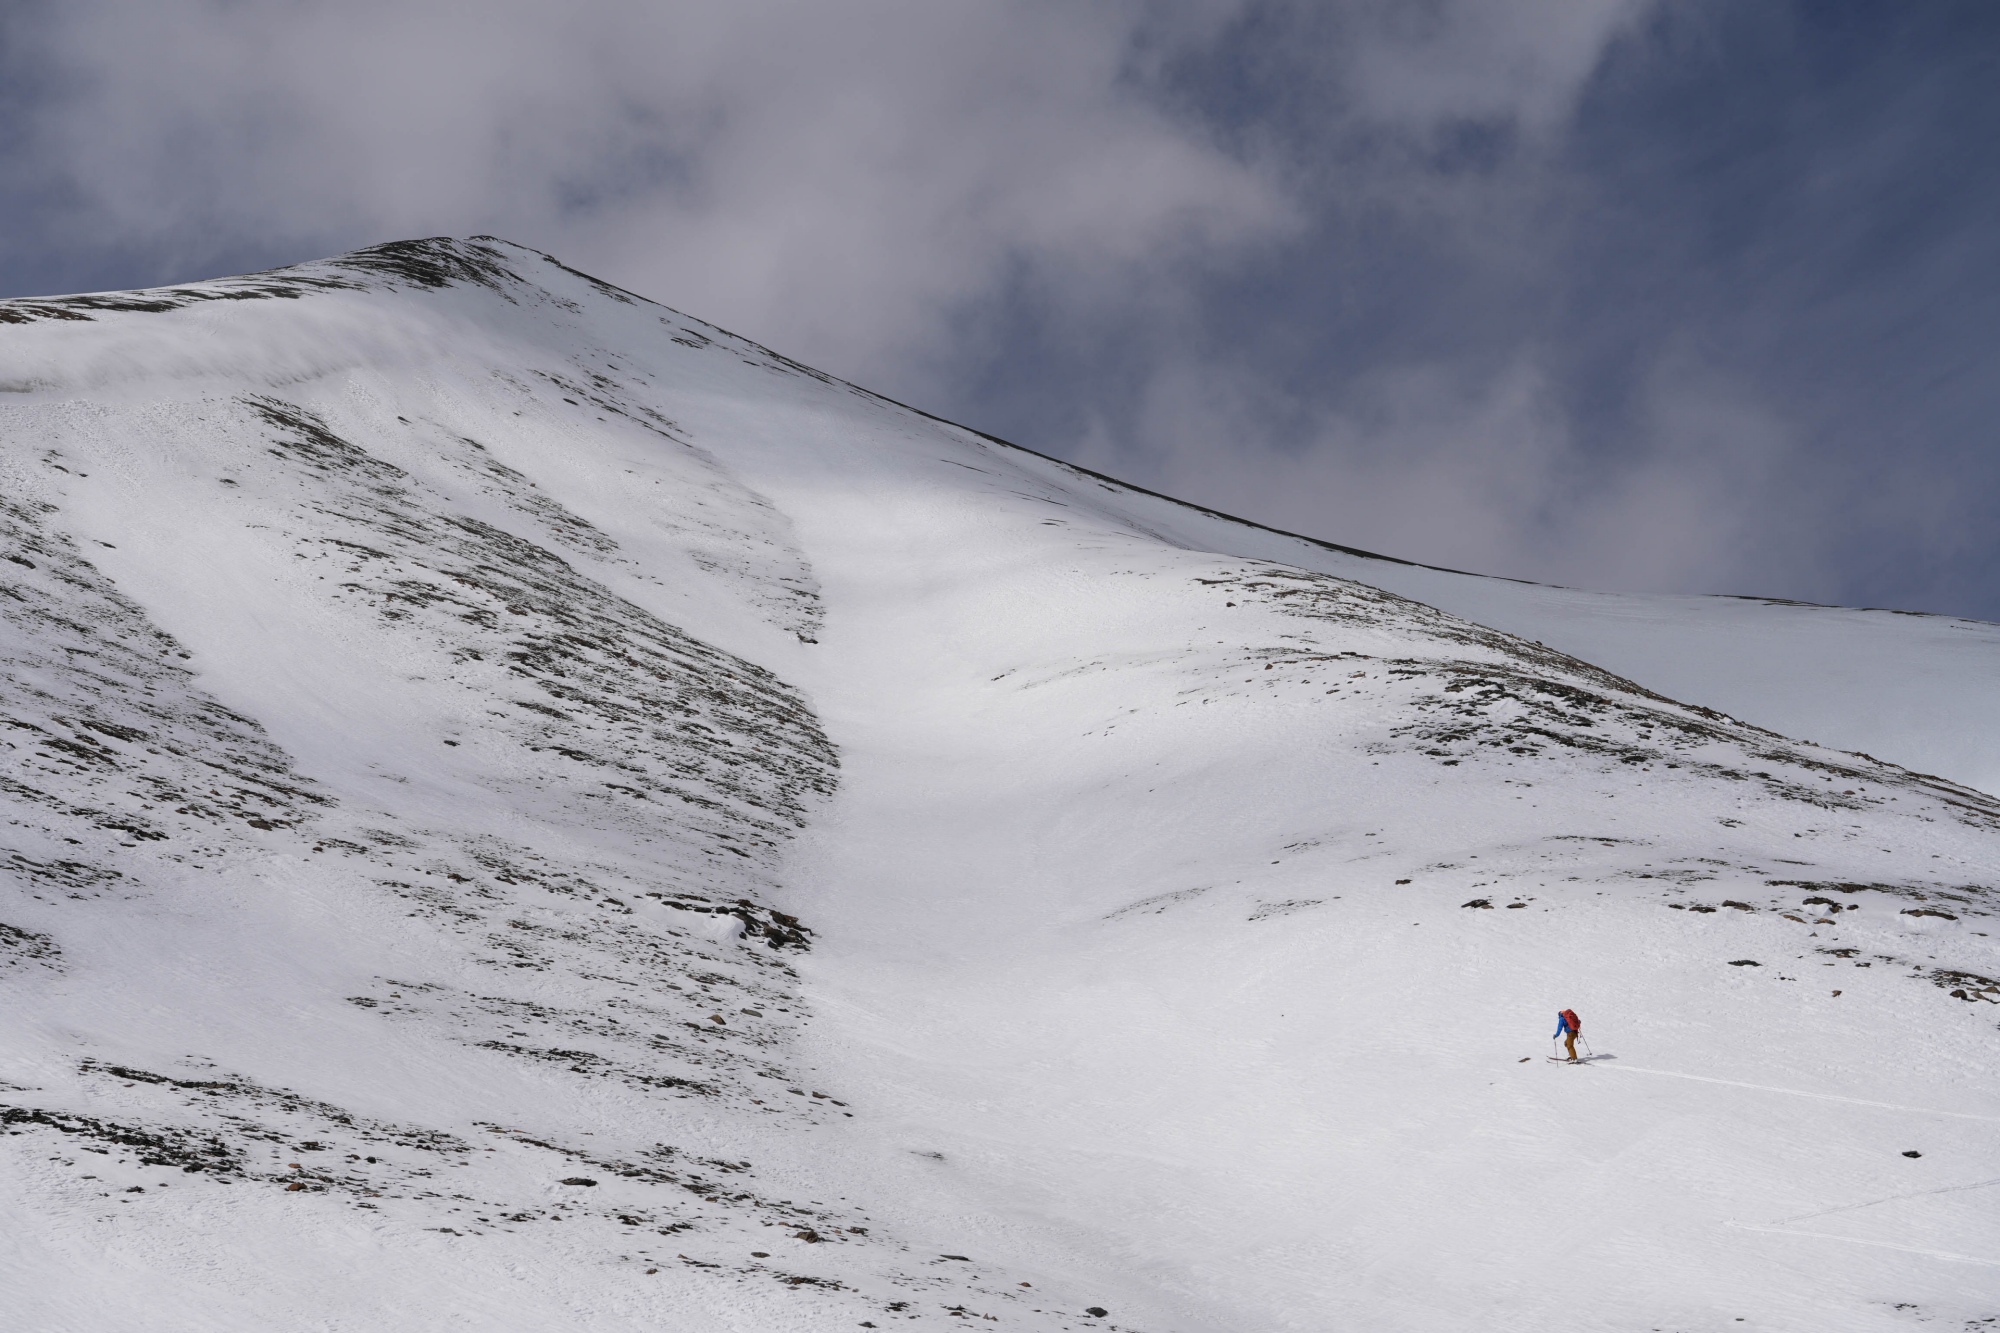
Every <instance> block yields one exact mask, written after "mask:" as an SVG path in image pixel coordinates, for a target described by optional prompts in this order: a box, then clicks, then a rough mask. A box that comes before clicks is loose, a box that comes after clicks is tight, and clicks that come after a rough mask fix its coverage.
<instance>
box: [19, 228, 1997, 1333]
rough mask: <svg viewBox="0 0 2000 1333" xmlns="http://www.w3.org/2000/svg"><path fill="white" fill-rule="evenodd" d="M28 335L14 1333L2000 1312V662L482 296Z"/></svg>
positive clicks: (230, 294) (332, 289) (350, 274)
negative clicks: (1372, 548) (1997, 1050)
mask: <svg viewBox="0 0 2000 1333" xmlns="http://www.w3.org/2000/svg"><path fill="white" fill-rule="evenodd" d="M0 322H4V323H5V324H6V326H7V327H5V328H4V329H0V349H4V351H0V390H4V391H5V397H4V399H0V429H4V440H5V449H4V452H0V481H4V485H0V537H4V543H5V550H4V552H0V555H4V559H5V562H6V563H4V564H0V570H4V571H5V577H4V582H0V594H4V596H0V617H4V621H5V625H6V629H5V632H4V635H5V637H4V639H0V650H4V666H0V720H4V723H5V728H6V730H5V733H4V736H0V745H4V746H5V748H4V750H0V794H4V799H5V802H6V812H7V813H6V817H7V821H8V822H7V827H6V839H5V842H4V846H0V866H4V868H5V870H6V875H5V877H4V879H0V884H4V893H0V987H4V993H5V995H6V1000H7V1005H8V1012H9V1014H10V1017H11V1019H12V1021H11V1022H10V1024H9V1029H8V1036H7V1039H6V1041H5V1042H4V1043H0V1108H4V1109H0V1120H4V1122H5V1130H6V1135H5V1137H4V1138H0V1146H4V1148H5V1150H6V1154H7V1159H8V1163H9V1165H8V1170H7V1173H6V1176H5V1183H4V1186H0V1209H4V1219H5V1228H4V1234H5V1236H6V1240H5V1242H4V1244H0V1283H4V1286H5V1291H6V1295H7V1299H8V1304H9V1308H10V1310H11V1311H13V1312H14V1318H15V1319H16V1320H17V1322H18V1325H19V1326H20V1327H24V1328H51V1329H57V1328H64V1329H66V1328H91V1329H99V1328H122V1327H134V1328H137V1327H144V1328H149V1329H190V1330H192V1329H215V1328H234V1327H242V1328H246V1329H250V1328H255V1329H264V1328H273V1327H284V1328H290V1327H323V1328H329V1329H390V1328H397V1329H401V1328H417V1327H424V1328H428V1327H445V1326H456V1325H463V1326H468V1327H481V1328H510V1327H520V1328H538V1329H545V1328H625V1327H634V1326H641V1325H643V1326H647V1327H662V1328H675V1329H688V1330H712V1329H725V1328H736V1329H745V1330H749V1329H758V1330H766V1329H790V1328H798V1329H806V1328H814V1329H817V1328H827V1327H884V1328H886V1327H891V1326H902V1325H905V1324H908V1323H912V1322H914V1323H917V1324H918V1325H919V1326H920V1327H926V1326H929V1327H935V1326H937V1325H938V1324H939V1323H940V1322H941V1321H947V1320H949V1321H958V1322H981V1323H984V1322H994V1323H998V1324H1001V1325H1005V1326H1011V1327H1022V1328H1046V1329H1060V1328H1085V1327H1111V1328H1121V1329H1146V1330H1155V1331H1160V1330H1170V1329H1177V1330H1190V1331H1193V1330H1216V1331H1221V1330H1241V1329H1250V1328H1260V1329H1261V1328H1270V1329H1301V1330H1304V1329H1321V1328H1341V1327H1353V1328H1369V1329H1462V1328H1481V1329H1521V1330H1551V1329H1570V1328H1574V1329H1579V1330H1582V1329H1606V1328H1631V1329H1654V1328H1665V1327H1734V1326H1736V1325H1737V1322H1738V1321H1741V1322H1742V1324H1743V1326H1744V1327H1754V1328H1767V1329H1797V1330H1801V1331H1804V1330H1823V1329H1826V1328H1831V1327H1842V1328H1857V1329H1860V1328H1883V1329H1890V1328H1903V1327H1907V1326H1911V1325H1913V1324H1915V1323H1919V1322H1924V1321H1952V1320H1957V1321H1961V1322H1966V1321H1972V1320H1978V1319H1984V1318H1988V1317H1991V1316H1993V1315H1995V1314H1996V1313H2000V1306H1997V1305H1996V1301H2000V1224H1996V1223H1995V1222H1994V1221H1993V1213H1992V1210H1991V1208H1990V1206H1988V1199H1987V1196H1986V1191H1988V1190H1990V1188H1992V1178H1993V1177H1996V1176H2000V1101H1996V1099H1995V1098H1994V1096H1993V1095H1992V1093H1991V1091H1990V1090H1989V1089H1988V1088H1987V1086H1985V1084H1986V1082H1987V1080H1985V1079H1984V1078H1983V1077H1982V1076H1983V1075H1984V1074H1985V1073H1986V1071H1987V1070H1988V1068H1989V1057H1988V1054H1987V1053H1988V1051H1989V1050H1990V1049H1991V1043H1992V1040H1993V1038H1992V1037H1991V1036H1990V1035H1989V1034H1990V1033H1991V1032H1992V1031H1993V1027H1994V1018H1993V1017H1992V1016H1989V1015H1988V1013H1987V1006H1988V1005H1989V1004H1994V1003H2000V981H1996V980H1995V979H1994V978H1996V977H2000V959H1996V958H1995V956H1994V955H1995V948H1994V945H1993V942H1992V941H1991V939H1990V938H1989V936H1988V934H1987V931H1986V930H1985V929H1984V928H1985V926H1986V924H1987V923H1988V921H1989V920H1991V919H1992V912H1993V900H1992V895H1991V891H1990V886H1991V885H1992V884H1993V882H1994V875H1995V867H1996V861H2000V837H1996V829H2000V801H1996V800H1995V799H1994V798H1993V797H1992V796H1990V795H1988V794H1987V792H1988V791H1990V790H1992V789H1994V787H1995V786H1996V785H2000V784H1996V774H2000V770H1996V769H1995V768H1994V767H1993V754H1994V746H1993V744H1992V743H1991V742H1992V737H1991V734H1990V731H1989V730H1988V729H1990V728H1991V727H1992V726H1993V725H1994V723H1993V720H1992V719H1993V717H1994V716H1995V714H1994V710H1992V708H1991V707H1990V701H1989V692H1990V686H1991V681H1992V680H1993V679H1994V668H1995V666H1996V665H2000V658H1997V657H1996V653H2000V640H1996V638H1995V630H1994V627H1991V626H1983V625H1974V624H1970V623H1968V622H1962V621H1944V620H1937V619H1931V618H1912V617H1892V616H1889V615H1887V614H1885V613H1862V612H1849V611H1843V610H1839V609H1833V608H1799V607H1791V606H1786V605H1774V604H1766V603H1759V602H1750V601H1737V600H1727V599H1701V598H1615V597H1608V596H1603V595H1596V594H1585V593H1573V592H1569V591H1567V590H1561V589H1538V588H1533V587H1530V586H1528V585H1518V584H1507V583H1504V582H1501V581H1495V580H1485V579H1477V578H1473V577H1471V576H1466V575H1454V574H1451V573H1449V572H1446V571H1434V570H1425V569H1422V568H1421V567H1415V566H1405V565H1400V564H1396V563H1393V562H1388V561H1382V560H1379V559H1375V558H1372V557H1368V556H1366V555H1365V553H1358V552H1348V551H1343V550H1341V549H1340V548H1336V547H1328V546H1324V545H1321V544H1318V543H1313V542H1309V541H1306V540H1304V539H1300V538H1294V537H1289V536H1286V535H1284V534H1278V533H1272V532H1269V531H1268V530H1264V529H1260V528H1257V527H1255V526H1254V525H1249V524H1243V523H1239V522H1237V521H1235V520H1231V519H1228V518H1226V517H1224V516H1220V515H1214V514H1209V513H1207V512H1205V511H1201V510H1198V509H1195V508H1192V507H1189V506H1185V505H1180V504H1177V503H1175V502H1173V501H1170V500H1166V499H1164V498H1161V497H1157V496H1152V495H1148V494H1146V493H1144V492H1141V491H1137V490H1134V489H1132V488H1129V487H1125V486H1122V485H1120V484H1119V483H1117V482H1115V481H1112V480H1110V479H1107V478H1101V477H1096V476H1093V475H1091V474H1088V473H1084V472H1080V471H1078V470H1076V469H1074V468H1070V467H1067V466H1065V465H1063V464H1061V463H1058V462H1054V461H1052V460H1049V459H1046V458H1043V457H1040V456H1038V455H1035V454H1032V453H1028V452H1026V451H1023V450H1020V449H1016V448H1013V447H1011V446H1008V445H1005V444H1002V443H1001V442H999V441H996V440H992V439H989V438H987V437H984V436H980V435H978V434H976V433H975V432H972V431H968V430H965V429H963V428H960V427H957V426H953V425H950V424H948V423H944V422H940V421H937V420H935V419H933V418H930V417H927V416H925V415H923V414H922V413H919V412H915V411H912V410H910V409H908V408H905V407H902V406H900V405H897V404H894V403H891V402H888V401H886V400H884V399H882V398H879V397H877V396H875V395H873V394H870V393H868V392H866V391H865V390H862V389H859V388H856V387H854V386H850V385H847V384H844V383H841V382H838V381H836V380H833V379H830V378H829V377H827V376H825V375H822V374H820V373H818V372H816V371H813V370H811V369H809V368H807V367H804V366H800V365H798V364H796V363H793V362H791V361H789V360H787V359H786V358H784V357H782V356H780V355H778V354H776V353H773V352H771V351H769V350H768V349H765V348H762V347H759V346H757V345H756V344H754V343H750V342H747V341H745V340H743V339H740V338H736V337H733V336H731V335H729V334H727V333H724V332H723V331H721V330H718V329H715V328H713V327H711V326H709V325H706V324H703V323H702V322H700V321H699V320H695V319H692V318H689V317H687V316H683V315H681V314H678V313H676V312H674V311H671V310H668V309H665V308H663V307H660V306H657V305H654V304H652V303H650V302H646V301H644V300H641V299H639V298H637V297H634V296H632V295H630V294H628V293H625V292H621V291H618V290H617V289H615V288H611V287H608V286H606V285H605V284H602V283H599V282H596V281H594V280H592V279H590V278H587V277H585V276H583V275H581V274H577V273H575V272H573V271H571V270H568V269H566V268H564V267H563V266H562V265H560V264H558V263H556V262H555V261H554V260H552V259H549V258H548V257H546V256H542V255H538V254H536V253H534V252H532V251H528V250H524V249H522V248H520V247H517V246H513V245H510V244H507V243H505V242H500V241H496V240H492V239H490V238H475V239H473V240H471V241H444V240H438V241H426V242H411V243H403V244H398V245H390V246H382V247H377V248H375V249H373V250H367V251H361V252H358V253H357V254H354V255H349V256H344V257H342V258H339V259H334V260H328V261H325V262H322V263H318V264H310V265H304V266H301V267H299V268H295V269H287V270H281V271H278V272H275V273H270V274H262V275H256V276H254V277H250V278H242V279H232V280H224V281H218V282H210V283H199V284H193V285H190V286H186V287H177V288H168V289H161V290H157V291H148V292H137V293H118V294H104V295H96V296H86V297H71V298H50V299H39V300H28V301H14V302H8V303H4V304H0ZM1572 654H1575V655H1572ZM1614 672H1616V673H1618V674H1614ZM1912 682H1915V683H1914V684H1913V683H1912ZM1785 730H1789V731H1791V732H1792V733H1794V734H1795V735H1796V734H1801V733H1807V732H1809V733H1810V734H1812V735H1813V736H1814V738H1815V739H1816V740H1818V741H1819V742H1822V743H1821V744H1813V743H1811V742H1808V741H1805V740H1801V739H1792V738H1789V737H1788V736H1787V735H1784V734H1780V732H1781V731H1785ZM1861 749H1867V750H1868V751H1869V753H1870V754H1878V755H1880V756H1882V757H1881V758H1870V757H1869V755H1868V754H1862V753H1856V751H1857V750H1861ZM1890 761H1898V762H1900V763H1902V764H1904V765H1906V766H1904V767H1899V766H1897V763H1895V762H1890ZM1933 774H1934V775H1933ZM1565 1006H1568V1007H1574V1008H1576V1009H1577V1010H1579V1011H1580V1012H1581V1013H1582V1014H1583V1016H1584V1019H1585V1034H1586V1037H1587V1038H1588V1039H1589V1040H1590V1041H1591V1042H1592V1043H1593V1044H1594V1047H1595V1059H1593V1060H1592V1061H1591V1062H1589V1063H1587V1064H1585V1065H1583V1066H1580V1067H1569V1066H1560V1065H1552V1064H1549V1063H1548V1062H1546V1061H1545V1059H1544V1058H1543V1057H1544V1056H1545V1055H1546V1054H1547V1053H1548V1048H1547V1044H1546V1043H1545V1041H1544V1039H1543V1029H1546V1028H1547V1027H1549V1026H1552V1018H1551V1015H1552V1014H1553V1013H1554V1011H1555V1010H1556V1009H1558V1008H1561V1007H1565ZM1912 1154H1914V1155H1912Z"/></svg>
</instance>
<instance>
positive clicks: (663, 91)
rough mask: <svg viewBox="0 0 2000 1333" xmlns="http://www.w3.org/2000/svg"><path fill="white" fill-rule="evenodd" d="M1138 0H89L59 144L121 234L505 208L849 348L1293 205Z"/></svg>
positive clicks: (702, 294)
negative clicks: (1148, 64)
mask: <svg viewBox="0 0 2000 1333" xmlns="http://www.w3.org/2000/svg"><path fill="white" fill-rule="evenodd" d="M1141 17H1142V14H1141V10H1140V9H1139V8H1138V7H1137V6H1131V5H1123V6H1121V5H1106V6H1068V5H1044V4H1016V5H1005V6H1000V5H996V6H954V5H937V4H928V3H873V4H842V5H825V4H817V3H807V2H805V0H793V2H791V3H765V4H754V3H750V4H744V3H738V4H731V5H726V6H710V5H667V4H657V3H640V2H638V0H587V2H585V3H573V4H567V5H562V6H554V5H547V4H541V3H523V2H522V0H514V2H513V3H507V2H506V0H498V2H496V3H488V4H483V5H479V6H466V5H463V4H460V3H450V2H449V0H395V3H379V2H377V3H367V2H366V0H346V2H345V3H339V4H333V3H282V2H280V0H247V2H245V0H230V2H227V3H224V2H220V0H97V2H96V3H91V2H90V0H79V3H75V4H73V5H70V6H66V7H65V8H64V9H62V10H61V11H60V17H59V20H58V26H57V27H55V28H54V29H52V30H50V31H48V32H46V33H45V34H44V40H45V42H46V44H47V50H46V58H47V61H48V63H49V64H50V65H51V66H53V67H55V68H59V69H61V70H62V71H63V72H64V77H65V81H66V82H67V83H68V85H69V86H70V88H71V89H72V92H71V94H70V95H69V96H67V97H66V98H64V99H63V100H62V101H60V102H59V103H58V104H56V105H55V106H54V107H52V108H50V109H49V111H48V112H47V113H46V114H45V117H44V119H43V122H42V124H41V127H40V129H41V140H40V142H41V145H42V148H43V151H44V153H45V155H46V157H47V159H48V160H51V161H58V162H60V163H62V164H64V168H65V170H66V172H67V174H68V176H69V178H70V180H71V181H72V182H73V183H74V185H75V186H76V187H77V188H78V189H79V190H80V191H81V192H82V195H83V197H84V199H85V200H86V201H87V203H86V207H85V208H84V210H83V216H84V217H85V218H86V219H87V225H89V226H90V227H92V228H94V229H96V231H97V232H98V233H99V234H100V235H102V236H103V237H104V238H105V239H106V240H107V241H108V240H131V239H133V238H139V239H142V240H144V241H146V242H148V243H152V244H160V243H166V244H170V245H171V244H175V243H178V244H180V245H182V246H183V247H185V248H186V250H187V251H188V252H189V253H197V252H202V251H204V250H212V249H214V248H216V245H217V241H218V239H219V238H218V233H221V234H222V238H223V239H226V238H227V237H228V236H230V235H234V236H238V237H254V238H260V239H268V238H270V237H273V236H280V237H296V238H300V239H301V240H306V241H312V240H318V239H319V238H325V243H326V244H327V245H328V246H329V247H333V246H339V245H351V244H359V243H363V242H367V241H373V240H379V239H386V238H391V237H397V236H403V235H411V234H428V233H433V232H446V233H461V234H462V233H465V232H468V231H475V230H491V231H494V232H497V233H500V234H503V235H507V236H509V237H510V238H512V239H516V240H520V241H523V242H526V243H529V244H535V245H539V246H541V247H543V248H546V249H550V250H553V251H558V252H560V253H561V254H562V255H563V257H564V258H565V259H566V260H567V261H568V262H570V263H572V264H576V265H578V266H581V267H584V268H588V269H591V270H593V271H596V272H599V273H601V274H602V275H603V276H606V277H608V278H611V279H613V280H614V281H619V282H622V283H624V284H626V285H628V286H632V287H634V288H636V289H638V290H641V291H645V292H646V293H648V294H649V295H656V296H658V297H660V298H662V299H665V300H668V301H671V302H673V303H675V304H678V305H682V306H685V307H686V308H688V309H690V310H691V311H693V312H696V313H699V314H701V315H702V316H704V317H706V318H710V319H714V320H717V321H719V322H722V323H725V324H732V325H736V326H740V327H741V328H742V330H743V331H744V332H748V333H753V334H755V335H757V336H759V337H762V338H765V339H766V340H769V341H773V342H776V343H780V344H782V345H784V346H785V347H786V348H787V350H790V351H793V352H795V353H797V354H800V355H804V356H808V357H812V358H816V359H819V360H821V361H824V362H827V363H830V365H831V366H832V368H835V369H839V370H842V371H845V372H847V373H850V374H869V373H875V374H880V373H882V372H883V371H884V370H885V369H886V368H889V367H892V366H894V365H896V364H897V363H898V362H899V361H901V360H906V359H908V358H910V357H912V356H915V355H918V354H919V353H921V351H922V350H923V349H924V348H925V347H926V346H927V345H928V344H929V343H930V342H931V341H932V340H934V339H936V338H937V337H939V336H941V334H942V331H943V328H944V324H945V322H946V321H947V320H948V319H949V317H950V316H951V315H952V313H953V312H954V311H955V310H956V309H957V308H958V307H959V306H960V305H961V304H962V303H963V302H965V301H967V300H969V299H972V298H975V297H978V296H982V295H987V294H990V293H991V292H993V291H994V290H995V289H996V288H997V287H998V286H999V285H1000V284H1001V283H1002V282H1004V281H1006V280H1008V278H1009V277H1010V275H1012V274H1015V273H1018V272H1019V271H1021V270H1023V269H1025V270H1027V271H1029V272H1033V273H1041V274H1045V275H1047V276H1049V277H1051V278H1053V279H1057V280H1058V281H1055V282H1054V283H1053V285H1054V286H1055V287H1056V288H1057V289H1060V290H1066V291H1069V292H1071V293H1072V294H1079V293H1088V292H1089V291H1092V290H1099V289H1101V290H1104V291H1108V292H1110V293H1112V294H1116V293H1117V292H1119V291H1124V290H1129V289H1130V288H1132V287H1133V286H1134V285H1135V284H1138V285H1143V283H1144V281H1145V279H1146V277H1147V276H1148V275H1152V276H1157V275H1158V274H1159V273H1160V272H1162V271H1168V270H1171V269H1172V268H1173V267H1174V266H1176V265H1193V264H1199V263H1200V262H1202V260H1203V258H1204V257H1205V256H1208V255H1212V254H1214V253H1216V252H1218V251H1219V252H1227V251H1228V250H1229V249H1230V247H1232V246H1235V245H1239V244H1245V243H1253V242H1256V241H1258V240H1260V239H1263V238H1268V237H1271V236H1274V235H1277V234H1280V233H1282V232H1283V231H1284V230H1285V229H1286V228H1287V227H1288V226H1289V225H1290V222H1291V213H1290V206H1289V204H1288V201H1287V199H1286V196H1285V194H1284V193H1283V191H1282V190H1281V189H1280V188H1279V187H1278V186H1277V185H1276V183H1274V182H1273V181H1271V180H1270V179H1268V178H1267V177H1265V176H1263V175H1260V174H1259V173H1258V172H1256V171H1255V170H1253V169H1252V168H1251V167H1249V166H1248V165H1246V164H1245V163H1243V162H1241V161H1238V160H1235V159H1233V158H1231V157H1230V156H1228V155H1227V154H1225V153H1223V152H1221V151H1220V150H1218V149H1217V148H1216V147H1215V146H1213V145H1212V144H1211V143H1209V142H1207V141H1206V140H1205V138H1204V136H1203V135H1202V133H1201V132H1200V131H1199V129H1198V128H1197V127H1194V126H1192V125H1190V124H1189V123H1186V122H1182V121H1176V120H1174V119H1172V118H1170V117H1169V116H1168V115H1166V114H1165V113H1164V112H1163V111H1161V110H1160V109H1159V108H1158V107H1157V106H1156V105H1154V104H1153V103H1151V102H1149V101H1148V100H1147V99H1146V98H1145V97H1144V96H1143V95H1142V94H1141V92H1140V90H1139V89H1138V88H1137V87H1135V86H1133V85H1132V84H1131V82H1130V81H1129V80H1127V79H1126V78H1125V77H1124V74H1125V71H1126V61H1127V59H1128V57H1129V55H1130V52H1131V43H1132V39H1133V36H1134V31H1135V25H1136V24H1137V23H1138V22H1139V20H1140V18H1141Z"/></svg>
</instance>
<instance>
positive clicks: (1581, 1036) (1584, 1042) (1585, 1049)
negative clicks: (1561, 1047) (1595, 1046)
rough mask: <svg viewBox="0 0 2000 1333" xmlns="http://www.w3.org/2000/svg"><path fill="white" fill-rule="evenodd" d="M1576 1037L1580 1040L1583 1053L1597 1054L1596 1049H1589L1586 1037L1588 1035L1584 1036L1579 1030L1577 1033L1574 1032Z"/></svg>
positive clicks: (1588, 1041) (1588, 1039)
mask: <svg viewBox="0 0 2000 1333" xmlns="http://www.w3.org/2000/svg"><path fill="white" fill-rule="evenodd" d="M1576 1039H1577V1040H1578V1041H1580V1042H1582V1043H1583V1053H1584V1054H1585V1055H1596V1054H1597V1052H1596V1051H1593V1050H1591V1049H1590V1038H1588V1037H1586V1036H1584V1035H1583V1034H1582V1033H1581V1032H1579V1033H1577V1034H1576Z"/></svg>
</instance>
